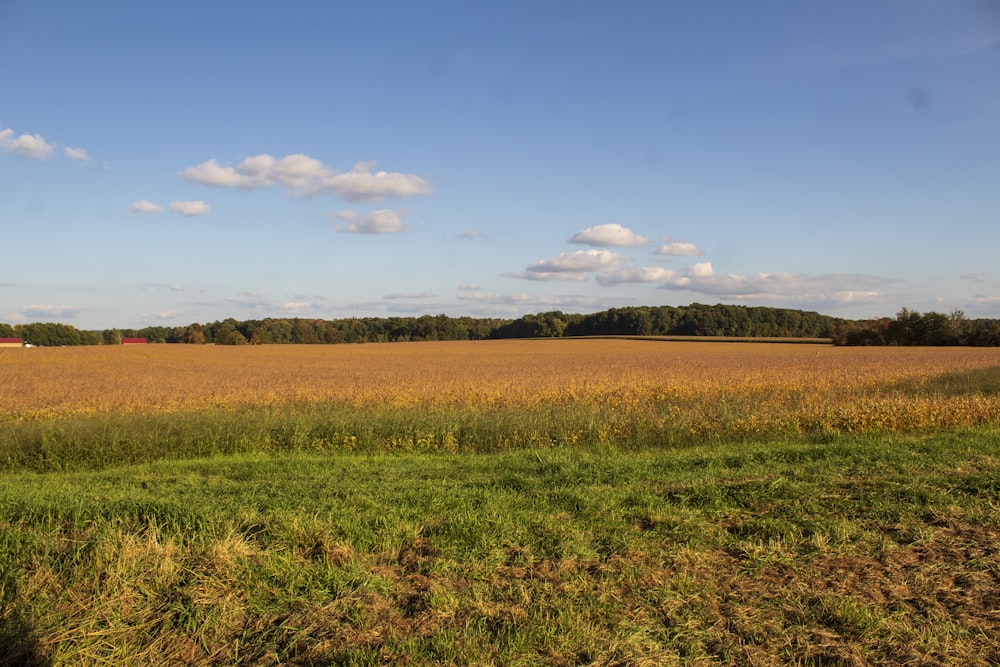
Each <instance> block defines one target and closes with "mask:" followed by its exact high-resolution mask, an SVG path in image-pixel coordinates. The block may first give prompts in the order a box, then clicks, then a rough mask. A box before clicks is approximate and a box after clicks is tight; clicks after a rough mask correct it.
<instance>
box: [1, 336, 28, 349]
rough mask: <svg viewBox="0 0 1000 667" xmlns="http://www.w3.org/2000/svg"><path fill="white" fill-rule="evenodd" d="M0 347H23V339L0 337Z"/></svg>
mask: <svg viewBox="0 0 1000 667" xmlns="http://www.w3.org/2000/svg"><path fill="white" fill-rule="evenodd" d="M0 347H24V340H23V339H21V338H0Z"/></svg>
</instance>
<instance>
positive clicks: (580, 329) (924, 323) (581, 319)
mask: <svg viewBox="0 0 1000 667" xmlns="http://www.w3.org/2000/svg"><path fill="white" fill-rule="evenodd" d="M569 336H726V337H733V336H735V337H761V338H773V337H784V338H828V339H830V340H832V341H833V343H834V344H838V345H978V346H997V345H1000V320H989V319H977V320H970V319H967V318H966V317H965V315H964V314H963V313H962V312H961V311H955V312H953V313H951V314H950V315H942V314H940V313H934V312H928V313H923V314H921V313H918V312H916V311H911V310H907V309H905V308H904V309H903V310H901V311H900V312H899V313H898V314H897V315H896V317H895V318H880V319H874V320H846V319H842V318H836V317H831V316H828V315H821V314H819V313H816V312H811V311H802V310H794V309H786V308H769V307H763V306H761V307H750V306H733V305H724V304H716V305H714V306H708V305H703V304H698V303H694V304H691V305H689V306H677V307H674V306H635V307H627V308H611V309H609V310H604V311H601V312H597V313H591V314H576V313H563V312H561V311H547V312H541V313H535V314H528V315H524V316H522V317H519V318H517V319H503V318H473V317H449V316H447V315H422V316H419V317H360V318H357V317H351V318H343V319H335V320H323V319H311V318H265V319H262V320H243V321H240V320H236V319H233V318H228V319H225V320H221V321H220V320H217V321H215V322H210V323H205V324H201V323H193V324H190V325H187V326H179V327H163V326H154V327H144V328H141V329H105V330H104V331H81V330H78V329H76V328H74V327H72V326H70V325H67V324H52V323H35V324H16V325H9V324H0V338H4V337H19V338H23V339H24V341H25V342H28V343H31V344H32V345H44V346H54V345H116V344H119V343H121V340H122V338H130V337H136V338H145V339H146V340H147V341H148V342H150V343H190V344H204V343H214V344H216V345H262V344H287V343H294V344H334V343H372V342H397V341H427V340H485V339H497V338H555V337H569Z"/></svg>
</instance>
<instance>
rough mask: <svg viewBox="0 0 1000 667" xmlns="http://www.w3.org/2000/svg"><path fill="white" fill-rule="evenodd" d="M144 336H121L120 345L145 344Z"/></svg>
mask: <svg viewBox="0 0 1000 667" xmlns="http://www.w3.org/2000/svg"><path fill="white" fill-rule="evenodd" d="M145 344H146V339H145V338H122V345H145Z"/></svg>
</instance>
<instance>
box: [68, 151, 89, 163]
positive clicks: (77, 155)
mask: <svg viewBox="0 0 1000 667" xmlns="http://www.w3.org/2000/svg"><path fill="white" fill-rule="evenodd" d="M65 153H66V157H68V158H69V159H70V160H76V161H77V162H90V156H89V155H87V151H85V150H83V149H82V148H66V150H65Z"/></svg>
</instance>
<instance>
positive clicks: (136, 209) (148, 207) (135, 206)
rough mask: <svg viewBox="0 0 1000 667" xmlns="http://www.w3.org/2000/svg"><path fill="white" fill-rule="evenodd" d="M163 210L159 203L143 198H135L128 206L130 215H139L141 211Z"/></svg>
mask: <svg viewBox="0 0 1000 667" xmlns="http://www.w3.org/2000/svg"><path fill="white" fill-rule="evenodd" d="M162 210H163V207H162V206H160V205H159V204H154V203H153V202H151V201H146V200H145V199H136V200H135V201H134V202H132V204H131V205H130V206H129V207H128V212H129V213H131V214H132V215H139V214H141V213H159V212H160V211H162Z"/></svg>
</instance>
